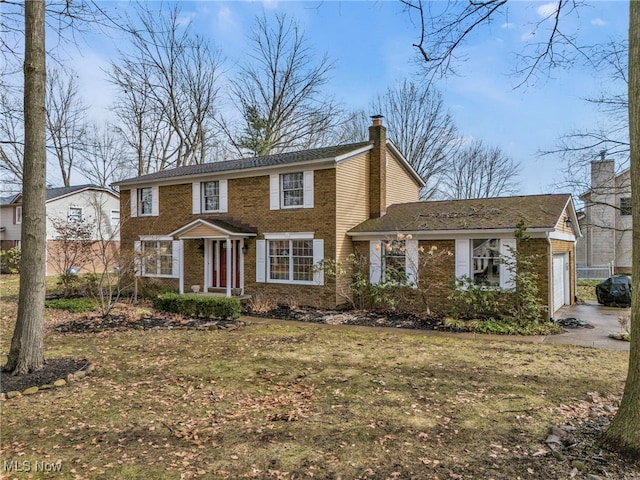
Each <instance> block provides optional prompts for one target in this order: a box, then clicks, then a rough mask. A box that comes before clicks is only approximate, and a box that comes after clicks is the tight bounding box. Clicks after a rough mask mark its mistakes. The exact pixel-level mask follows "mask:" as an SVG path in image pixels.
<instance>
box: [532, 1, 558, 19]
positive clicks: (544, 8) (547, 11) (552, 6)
mask: <svg viewBox="0 0 640 480" xmlns="http://www.w3.org/2000/svg"><path fill="white" fill-rule="evenodd" d="M557 10H558V4H557V3H545V4H544V5H540V6H539V7H538V8H537V9H536V12H537V13H538V16H540V17H542V18H547V17H549V16H551V15H554V14H555V13H556V11H557Z"/></svg>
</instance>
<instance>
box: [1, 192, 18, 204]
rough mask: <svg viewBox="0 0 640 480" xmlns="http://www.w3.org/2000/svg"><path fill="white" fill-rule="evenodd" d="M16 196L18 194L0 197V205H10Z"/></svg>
mask: <svg viewBox="0 0 640 480" xmlns="http://www.w3.org/2000/svg"><path fill="white" fill-rule="evenodd" d="M17 196H18V194H14V195H9V196H7V197H0V205H11V203H12V202H13V200H14V199H15V198H16V197H17Z"/></svg>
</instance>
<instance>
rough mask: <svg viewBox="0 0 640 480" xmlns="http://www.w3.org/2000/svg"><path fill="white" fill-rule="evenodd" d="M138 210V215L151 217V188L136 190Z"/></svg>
mask: <svg viewBox="0 0 640 480" xmlns="http://www.w3.org/2000/svg"><path fill="white" fill-rule="evenodd" d="M138 208H139V211H140V215H152V211H153V210H152V208H153V190H152V189H151V187H145V188H140V189H138Z"/></svg>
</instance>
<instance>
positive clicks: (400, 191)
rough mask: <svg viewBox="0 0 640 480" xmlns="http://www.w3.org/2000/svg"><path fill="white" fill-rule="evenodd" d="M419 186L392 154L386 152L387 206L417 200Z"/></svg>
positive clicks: (418, 197) (418, 198)
mask: <svg viewBox="0 0 640 480" xmlns="http://www.w3.org/2000/svg"><path fill="white" fill-rule="evenodd" d="M419 200H420V187H419V186H418V184H417V183H416V182H415V180H414V179H413V177H411V175H409V173H408V172H407V171H406V170H405V169H404V167H403V166H402V164H401V163H400V162H399V161H398V159H397V158H395V156H394V155H391V154H389V153H388V154H387V206H389V205H393V204H394V203H408V202H417V201H419Z"/></svg>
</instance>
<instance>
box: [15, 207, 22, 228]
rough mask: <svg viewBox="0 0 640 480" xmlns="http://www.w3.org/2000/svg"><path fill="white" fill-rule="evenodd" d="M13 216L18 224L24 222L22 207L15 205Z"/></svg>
mask: <svg viewBox="0 0 640 480" xmlns="http://www.w3.org/2000/svg"><path fill="white" fill-rule="evenodd" d="M13 218H14V220H15V221H14V222H13V223H15V224H16V225H20V224H21V223H22V207H15V209H14V211H13Z"/></svg>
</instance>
